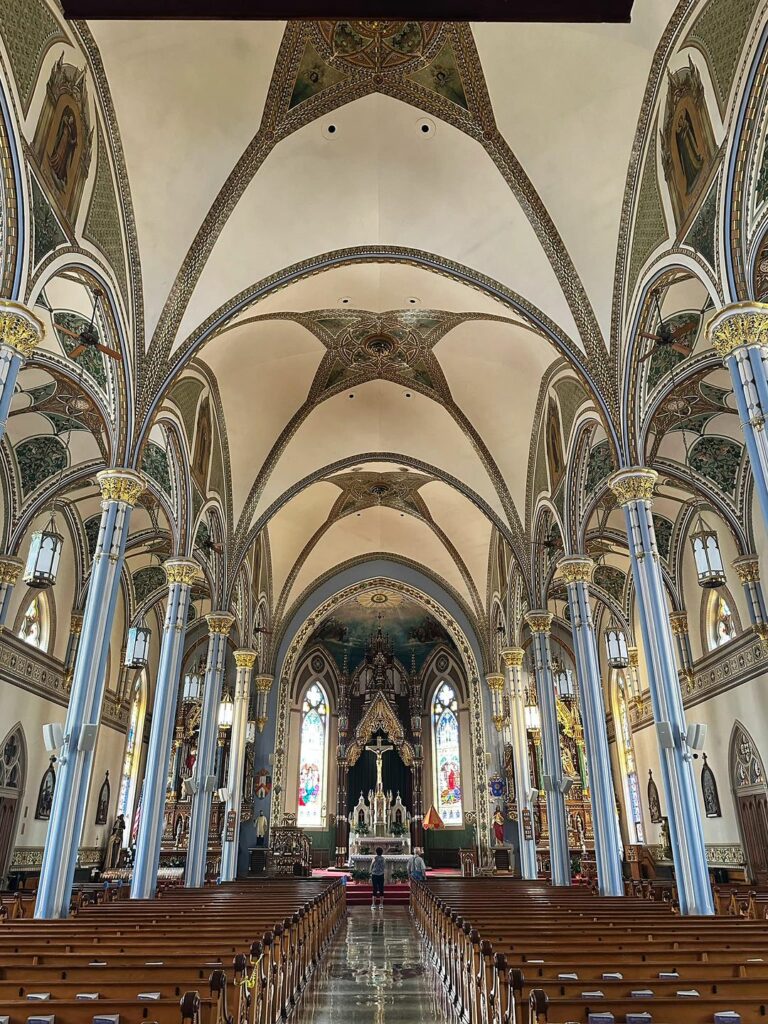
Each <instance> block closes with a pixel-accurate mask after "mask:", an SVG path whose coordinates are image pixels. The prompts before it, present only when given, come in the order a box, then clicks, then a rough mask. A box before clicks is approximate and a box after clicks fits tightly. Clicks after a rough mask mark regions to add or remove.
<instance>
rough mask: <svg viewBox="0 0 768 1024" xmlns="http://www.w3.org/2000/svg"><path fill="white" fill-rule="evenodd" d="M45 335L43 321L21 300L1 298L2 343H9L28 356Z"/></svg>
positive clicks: (0, 323)
mask: <svg viewBox="0 0 768 1024" xmlns="http://www.w3.org/2000/svg"><path fill="white" fill-rule="evenodd" d="M44 336H45V326H44V325H43V321H42V320H41V319H40V318H39V317H37V316H35V314H34V313H33V312H32V310H31V309H28V308H27V307H26V306H24V305H23V304H22V303H21V302H14V301H13V300H12V299H0V344H2V345H8V346H10V348H13V349H15V350H16V351H17V352H18V353H19V354H20V355H22V356H24V358H26V357H27V356H31V355H32V353H33V352H34V351H35V349H36V348H37V346H38V345H39V344H40V342H41V341H42V340H43V338H44Z"/></svg>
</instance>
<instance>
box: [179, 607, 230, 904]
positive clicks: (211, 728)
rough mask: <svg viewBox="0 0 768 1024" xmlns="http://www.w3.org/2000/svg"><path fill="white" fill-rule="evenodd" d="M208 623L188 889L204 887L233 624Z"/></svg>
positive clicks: (216, 618) (216, 616) (222, 619)
mask: <svg viewBox="0 0 768 1024" xmlns="http://www.w3.org/2000/svg"><path fill="white" fill-rule="evenodd" d="M206 619H207V621H208V661H207V663H206V666H205V682H204V684H203V710H202V714H201V716H200V732H199V736H198V741H197V760H196V762H195V771H194V774H193V776H192V778H193V780H194V783H195V785H196V787H197V788H196V790H195V793H194V794H193V796H192V811H191V814H190V821H189V845H188V847H187V869H186V874H185V876H184V884H185V885H186V886H187V888H189V889H195V888H199V887H200V886H201V885H204V884H205V862H206V857H207V854H208V829H209V828H210V824H211V799H212V794H213V790H214V789H215V787H216V774H215V773H216V734H217V732H218V725H219V701H220V700H221V684H222V680H223V678H224V662H225V658H226V653H227V635H228V634H229V631H230V629H231V628H232V624H233V622H234V621H235V617H234V615H230V614H229V613H228V612H212V613H211V614H210V615H206Z"/></svg>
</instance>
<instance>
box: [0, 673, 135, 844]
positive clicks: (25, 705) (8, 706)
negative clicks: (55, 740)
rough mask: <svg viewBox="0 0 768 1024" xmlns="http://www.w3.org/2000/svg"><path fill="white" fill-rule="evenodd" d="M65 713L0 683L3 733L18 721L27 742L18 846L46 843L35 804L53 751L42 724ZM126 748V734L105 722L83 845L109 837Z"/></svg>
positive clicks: (44, 823)
mask: <svg viewBox="0 0 768 1024" xmlns="http://www.w3.org/2000/svg"><path fill="white" fill-rule="evenodd" d="M65 714H66V709H65V708H63V707H61V706H60V705H58V704H53V703H51V702H50V701H47V700H45V699H44V698H42V697H38V696H37V695H36V694H33V693H29V692H28V691H27V690H23V689H22V688H21V687H18V686H15V685H13V684H12V683H8V682H5V681H3V682H0V722H2V723H3V726H5V728H4V729H3V730H2V736H4V735H5V731H6V729H10V728H11V727H12V726H13V725H14V724H15V723H16V722H17V721H18V722H21V724H22V726H23V729H24V737H25V740H26V744H27V776H26V782H25V787H24V793H23V795H22V811H21V817H20V819H19V827H18V831H17V835H16V844H15V845H16V846H17V847H29V846H43V845H44V844H45V836H46V832H47V830H48V822H47V821H36V820H35V805H36V803H37V792H38V788H39V786H40V779H41V778H42V775H43V772H44V771H45V769H46V768H47V767H48V763H49V758H50V754H49V753H48V751H47V750H46V749H45V746H44V745H43V726H44V725H45V724H46V723H47V722H63V721H64V717H65ZM2 736H0V740H2ZM124 747H125V736H124V734H123V733H121V732H119V731H118V730H116V729H112V728H110V727H108V726H105V725H102V726H101V727H100V729H99V736H98V741H97V744H96V752H95V757H94V762H93V765H94V768H93V775H92V778H91V786H90V790H89V794H88V810H87V813H86V817H85V825H84V828H83V835H82V837H81V840H80V845H81V846H100V845H102V843H103V842H104V840H105V838H106V836H105V833H106V832H107V830H108V829H109V828H110V827H111V823H112V817H113V814H114V806H115V801H116V800H117V793H118V789H119V779H120V769H121V766H122V759H123V750H124ZM107 769H109V778H110V783H111V786H112V791H111V807H110V817H109V819H108V824H107V825H106V826H104V825H96V824H94V823H95V820H96V803H97V800H98V795H99V789H100V788H101V784H102V782H103V781H104V772H105V771H106V770H107Z"/></svg>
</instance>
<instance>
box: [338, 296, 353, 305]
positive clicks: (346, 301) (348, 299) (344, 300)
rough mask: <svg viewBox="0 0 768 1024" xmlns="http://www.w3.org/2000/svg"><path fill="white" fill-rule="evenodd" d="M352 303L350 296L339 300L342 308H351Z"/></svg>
mask: <svg viewBox="0 0 768 1024" xmlns="http://www.w3.org/2000/svg"><path fill="white" fill-rule="evenodd" d="M351 302H352V299H350V297H349V296H348V295H342V296H341V298H340V299H339V305H340V306H349V305H350V303H351Z"/></svg>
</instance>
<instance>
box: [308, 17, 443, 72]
mask: <svg viewBox="0 0 768 1024" xmlns="http://www.w3.org/2000/svg"><path fill="white" fill-rule="evenodd" d="M439 29H440V23H439V22H436V21H359V20H358V21H320V22H318V23H317V33H318V36H319V37H320V38H319V42H320V47H321V48H322V49H323V50H325V52H326V55H327V56H328V58H329V59H330V60H332V61H333V62H334V63H336V64H342V65H347V66H349V67H350V68H356V69H364V70H368V71H382V70H385V69H387V70H388V69H390V68H402V67H404V66H406V65H408V64H415V63H416V62H417V61H419V60H420V59H421V57H422V55H423V54H424V51H425V50H426V48H427V47H428V46H429V44H430V42H431V41H432V39H433V38H434V37H435V35H436V34H437V32H438V30H439Z"/></svg>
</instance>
